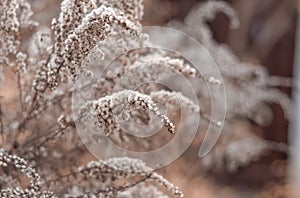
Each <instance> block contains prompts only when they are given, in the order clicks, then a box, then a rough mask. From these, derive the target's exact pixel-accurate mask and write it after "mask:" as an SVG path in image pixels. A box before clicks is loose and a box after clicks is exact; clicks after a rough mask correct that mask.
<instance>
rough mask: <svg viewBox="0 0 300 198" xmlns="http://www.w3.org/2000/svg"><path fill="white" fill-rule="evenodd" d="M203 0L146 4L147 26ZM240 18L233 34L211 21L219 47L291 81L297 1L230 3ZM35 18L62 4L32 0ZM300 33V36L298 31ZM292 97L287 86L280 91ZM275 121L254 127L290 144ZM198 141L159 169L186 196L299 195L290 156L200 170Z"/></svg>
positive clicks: (279, 116) (278, 115) (223, 20)
mask: <svg viewBox="0 0 300 198" xmlns="http://www.w3.org/2000/svg"><path fill="white" fill-rule="evenodd" d="M201 2H204V1H201V0H145V16H144V25H163V24H165V23H167V22H169V21H170V20H179V21H182V20H183V19H184V17H185V16H186V15H187V13H188V12H189V11H190V10H191V9H192V8H193V6H195V5H196V4H199V3H201ZM227 2H228V3H230V4H231V5H232V7H233V8H234V9H235V10H236V12H237V14H238V17H239V19H240V24H241V25H240V27H239V28H238V29H234V30H231V29H230V28H229V26H228V24H229V19H228V18H227V17H226V16H225V15H224V14H221V13H220V14H218V15H217V17H216V19H215V20H213V21H211V22H209V26H210V27H211V28H212V30H213V36H214V38H215V40H216V41H217V42H219V43H225V44H227V45H229V46H230V48H232V50H233V51H234V52H235V54H237V55H238V56H239V57H240V59H241V60H242V61H245V62H253V63H257V64H259V65H264V66H265V67H266V68H267V69H268V71H269V72H270V74H273V75H277V76H284V77H293V76H294V75H295V74H294V73H293V71H294V69H293V68H294V65H295V61H294V60H295V59H296V57H295V54H296V52H295V49H296V37H297V13H299V9H297V7H298V8H299V7H300V6H299V4H300V3H299V2H298V1H297V0H263V1H262V0H228V1H227ZM32 3H33V9H34V10H35V11H37V12H38V13H39V14H38V15H37V16H36V18H38V19H39V20H40V21H43V22H44V23H45V25H49V24H50V21H51V19H52V18H53V17H56V16H57V14H58V13H59V5H60V1H58V0H52V1H40V0H36V1H34V0H32ZM299 34H300V32H299ZM281 89H282V90H283V91H284V92H286V93H287V94H290V95H291V94H292V90H291V89H289V88H281ZM272 111H273V113H274V117H273V120H272V122H271V123H270V124H269V125H268V126H266V127H259V126H255V125H254V126H253V127H254V128H255V131H256V133H257V134H258V135H259V136H261V137H263V138H264V139H267V140H272V141H275V142H282V143H287V144H289V141H288V139H289V133H288V131H289V123H288V121H287V120H286V119H285V118H284V115H283V111H282V109H281V108H280V107H279V106H277V105H273V106H272ZM198 149H199V142H198V143H197V140H195V143H194V144H193V145H192V146H191V147H190V148H189V149H188V150H187V151H186V152H185V154H184V155H183V156H182V157H181V158H179V159H178V160H176V161H175V162H174V163H172V164H171V165H170V166H168V167H166V168H164V169H163V170H160V172H161V173H162V174H163V175H164V176H166V178H168V179H169V180H170V181H172V182H173V183H175V184H176V185H178V186H179V187H180V188H181V189H182V190H183V192H184V193H185V195H186V197H188V198H199V197H203V198H216V197H223V198H235V197H237V198H240V197H257V198H261V197H268V198H269V197H270V198H271V197H277V198H279V197H300V194H297V192H295V189H297V187H300V186H297V185H295V184H291V183H290V179H289V176H288V175H289V172H290V171H289V161H290V158H289V157H288V155H287V154H283V153H277V152H271V153H268V154H267V155H264V156H263V157H261V158H259V159H258V160H256V161H254V162H252V163H250V164H249V165H247V166H245V167H242V168H239V169H238V170H237V171H235V172H234V173H228V172H226V171H220V170H206V169H204V168H202V165H201V159H200V158H198V157H195V156H197V152H198Z"/></svg>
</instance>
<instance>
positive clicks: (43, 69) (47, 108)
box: [0, 0, 290, 198]
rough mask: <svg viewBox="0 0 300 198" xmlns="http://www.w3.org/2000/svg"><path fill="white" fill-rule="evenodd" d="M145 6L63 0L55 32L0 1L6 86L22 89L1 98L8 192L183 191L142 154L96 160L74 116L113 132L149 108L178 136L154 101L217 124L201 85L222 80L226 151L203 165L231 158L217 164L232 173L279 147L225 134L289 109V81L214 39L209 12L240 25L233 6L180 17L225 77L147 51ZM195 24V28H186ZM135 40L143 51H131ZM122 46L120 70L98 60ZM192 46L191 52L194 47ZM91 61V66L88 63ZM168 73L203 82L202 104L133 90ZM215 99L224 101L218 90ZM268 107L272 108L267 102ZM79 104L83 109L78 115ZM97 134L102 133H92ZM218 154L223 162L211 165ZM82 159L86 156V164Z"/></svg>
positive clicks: (0, 54) (0, 158)
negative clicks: (283, 88) (240, 121)
mask: <svg viewBox="0 0 300 198" xmlns="http://www.w3.org/2000/svg"><path fill="white" fill-rule="evenodd" d="M143 9H144V7H143V2H142V1H141V0H99V1H95V0H63V1H62V3H61V11H60V14H59V16H58V18H57V19H53V21H52V26H51V30H50V27H44V26H41V27H40V26H39V25H38V23H37V22H35V21H34V20H33V19H32V16H33V12H32V11H31V6H30V4H29V3H28V2H27V1H26V0H3V1H1V2H0V19H1V20H0V38H1V43H0V47H1V49H0V82H1V84H0V87H1V89H2V87H4V86H3V84H4V85H9V84H10V83H12V84H13V82H10V81H9V78H10V77H11V78H13V80H12V81H15V82H16V85H15V88H16V89H17V90H18V93H12V94H11V95H10V93H8V92H6V91H3V92H2V90H1V96H0V135H1V138H0V144H1V147H2V148H3V149H4V150H3V151H2V150H1V152H0V165H1V166H2V167H4V168H3V169H1V170H3V171H1V173H0V186H1V188H4V189H2V190H1V196H2V197H120V198H122V197H141V196H149V197H169V195H170V196H171V195H173V196H176V197H183V193H182V192H181V191H180V190H179V189H178V188H177V187H175V186H174V185H173V184H171V183H170V182H169V181H167V180H166V179H165V178H163V177H162V176H160V175H159V174H157V173H156V170H154V169H152V168H149V167H147V166H146V165H145V163H144V162H142V161H141V160H138V159H131V158H112V159H107V160H99V161H93V160H92V159H91V158H92V157H91V156H90V155H89V153H88V151H87V149H86V148H85V146H84V145H82V142H81V139H80V137H79V136H78V135H77V133H76V123H77V122H78V121H81V120H82V119H83V117H85V116H86V115H87V116H88V118H89V119H91V120H92V121H93V123H95V124H96V125H97V126H99V127H100V128H101V129H102V130H103V131H104V134H105V135H112V136H113V135H114V132H117V131H119V130H120V127H119V123H118V121H119V119H120V116H121V119H123V121H124V117H126V116H128V115H127V114H130V115H129V116H131V117H134V118H136V119H139V120H142V121H144V122H147V121H149V120H150V116H148V115H147V114H148V113H153V114H154V115H155V116H157V117H158V118H160V119H161V120H162V121H163V123H164V125H165V127H166V128H167V129H168V130H169V132H170V133H171V134H167V135H169V136H172V135H173V134H175V131H176V130H175V124H176V122H174V124H173V122H171V119H170V118H169V117H168V116H169V115H168V116H167V113H165V112H163V111H162V110H161V109H160V106H159V105H157V104H163V105H164V106H165V107H167V109H168V111H174V112H176V111H178V108H179V107H178V106H177V104H178V103H177V102H178V101H179V103H180V104H181V105H183V106H184V107H186V108H187V109H188V110H189V111H190V112H193V113H196V114H199V115H201V116H202V118H204V119H203V120H205V121H208V122H211V123H213V124H215V125H216V126H217V127H219V125H220V124H219V122H218V121H214V120H211V119H210V114H209V113H210V109H209V106H210V105H208V103H209V102H208V101H209V98H208V97H209V95H208V93H207V90H206V86H205V83H209V84H211V85H213V86H219V85H222V83H224V84H225V85H226V88H227V89H226V92H227V96H228V111H227V118H226V126H225V131H226V133H225V138H224V139H226V141H224V142H226V144H225V146H224V147H225V148H226V149H224V150H222V149H221V151H222V153H219V152H217V154H216V155H214V153H215V152H212V153H211V155H213V156H210V155H209V156H208V157H207V158H205V159H204V160H203V161H204V163H206V164H208V165H209V166H212V165H213V164H219V163H218V162H220V161H222V160H223V159H224V158H226V159H229V160H230V163H229V164H225V165H224V164H221V165H220V166H228V167H227V168H228V169H230V170H236V169H237V167H239V166H241V165H245V164H248V163H250V162H251V161H252V160H253V158H255V157H257V156H260V154H261V153H262V152H263V151H264V150H268V149H273V148H275V147H276V146H274V144H273V143H272V144H273V146H274V147H270V143H269V142H266V141H265V140H263V139H259V138H258V137H256V136H254V135H253V134H251V135H248V136H247V137H246V138H245V139H238V140H237V139H231V138H226V136H227V135H228V134H229V136H227V137H230V134H231V133H230V131H233V130H231V129H232V127H233V123H234V122H235V121H236V117H238V116H242V117H244V118H245V119H251V120H254V121H256V122H257V123H258V124H261V125H262V124H264V121H265V120H264V117H265V116H264V115H263V114H262V113H263V112H260V111H259V112H257V111H255V108H256V105H261V104H264V102H268V103H270V102H278V103H279V104H280V105H281V106H282V107H283V108H284V109H285V110H286V115H287V116H289V114H290V111H289V98H288V97H287V96H286V95H285V94H283V93H282V92H280V91H279V90H278V89H276V88H273V87H277V86H278V85H282V83H281V82H283V81H282V80H284V82H286V81H288V80H287V79H282V78H280V77H272V76H269V75H268V73H267V71H266V70H264V69H262V68H261V67H256V66H253V65H250V64H246V63H242V62H240V61H239V60H238V58H237V57H236V56H235V55H233V53H232V52H231V51H230V50H229V49H227V47H224V46H221V45H219V44H217V43H216V42H215V41H213V40H212V36H211V33H210V31H209V29H208V27H207V26H206V25H205V22H206V20H210V19H212V18H213V17H214V16H215V13H216V12H217V11H223V12H225V13H226V14H228V15H229V16H230V18H231V19H232V25H234V26H235V25H236V23H237V22H236V18H235V14H234V11H233V10H232V9H231V8H229V7H228V6H227V4H224V3H221V2H210V3H208V4H206V5H204V6H203V7H200V8H199V9H198V10H194V11H193V12H191V14H190V15H189V16H188V17H187V19H186V24H180V23H177V27H180V28H181V29H183V30H186V31H188V32H189V33H190V34H192V35H193V36H194V37H195V38H197V39H198V40H199V41H200V42H201V43H202V44H203V45H204V46H205V47H206V48H207V49H208V50H209V52H210V53H211V55H212V56H213V58H214V59H215V60H216V62H217V63H218V64H219V65H220V66H222V67H220V68H219V69H220V71H221V73H222V75H223V78H224V82H221V80H218V79H215V78H214V77H210V76H202V75H201V74H200V73H199V72H198V71H197V70H196V68H194V67H193V66H192V65H191V64H189V63H188V62H187V61H186V60H185V59H184V58H183V57H180V56H174V55H172V54H171V53H168V52H161V51H159V50H151V49H147V47H148V46H147V42H150V41H148V40H147V35H145V34H144V33H142V32H141V27H142V25H141V23H142V17H143ZM199 21H200V22H201V23H200V26H197V27H198V28H197V29H196V28H192V27H188V25H192V26H193V25H194V24H195V23H196V22H197V24H198V23H199ZM194 27H196V26H194ZM163 36H164V35H162V39H163ZM116 41H117V42H116ZM174 42H180V41H179V40H178V41H174ZM134 47H140V48H141V50H138V51H134V50H133V51H127V50H128V49H131V48H134ZM124 50H125V51H126V52H127V53H126V56H121V57H119V59H118V60H115V62H116V63H117V64H118V65H120V66H121V67H118V68H117V69H115V68H113V67H109V68H104V67H105V66H106V65H99V62H98V59H99V58H100V59H101V60H103V61H104V59H105V57H107V58H108V59H109V58H114V57H118V56H117V55H120V53H121V52H123V51H124ZM189 51H190V53H193V50H192V49H190V50H189ZM88 66H92V67H91V70H89V69H90V67H88ZM93 66H96V69H98V70H96V69H95V68H94V67H93ZM94 69H95V71H94ZM99 70H101V72H102V73H103V74H102V76H101V77H99V78H97V77H96V78H97V79H96V80H95V79H93V77H92V76H94V75H93V74H96V73H97V72H99ZM165 71H170V72H171V73H176V74H177V73H178V74H180V75H183V76H185V77H186V78H187V79H193V81H194V82H196V83H197V84H198V85H199V84H201V83H199V82H201V81H204V82H203V85H202V84H201V90H200V91H199V93H197V94H198V95H199V96H200V97H199V101H194V100H191V99H189V98H188V97H187V96H185V95H184V94H182V93H180V92H175V91H170V90H168V89H166V88H162V87H161V86H158V85H154V86H149V87H147V88H143V87H142V88H139V89H138V90H135V89H136V86H138V85H139V84H141V83H143V82H146V81H145V80H149V81H151V80H155V79H157V78H158V76H160V74H161V73H163V72H165ZM14 74H15V75H14ZM81 76H84V77H85V78H84V81H85V82H84V83H82V84H80V86H79V87H74V86H73V84H72V83H74V82H78V81H80V80H82V79H81V78H80V77H81ZM4 77H5V78H4ZM284 84H286V83H284ZM249 85H251V86H249ZM91 87H92V88H93V90H95V92H96V93H95V95H96V96H97V97H96V98H97V99H91V97H88V92H84V93H85V94H86V97H87V98H88V100H84V104H81V105H80V108H79V109H75V110H74V108H72V97H75V96H76V93H77V92H78V90H83V91H84V90H85V89H86V88H91ZM270 87H272V88H270ZM216 94H217V93H216ZM79 97H82V96H79ZM7 98H13V100H12V101H9V99H7ZM76 99H77V98H75V100H76ZM219 100H220V101H219V102H220V103H221V102H223V101H222V100H223V98H222V97H220V98H219ZM197 102H199V104H201V110H200V108H199V105H198V104H197ZM17 104H18V105H17ZM12 106H13V107H12ZM263 107H264V108H266V109H267V108H268V106H267V105H264V106H263ZM132 108H133V109H135V110H137V111H136V112H135V114H134V113H133V112H132V111H130V110H131V109H132ZM77 110H78V111H80V112H81V113H83V114H84V116H83V117H82V116H78V117H76V116H73V113H74V111H77ZM138 110H142V111H138ZM77 113H78V112H77ZM125 120H126V119H125ZM203 123H205V122H203ZM150 124H151V125H155V124H156V123H150ZM203 126H204V125H203ZM228 131H229V132H228ZM94 133H100V132H99V131H98V130H95V131H94ZM232 133H233V132H232ZM234 137H235V136H234ZM119 139H121V137H119ZM257 142H259V143H261V144H259V145H260V147H259V148H257V149H256V150H254V151H253V150H251V149H249V147H252V146H253V144H257ZM222 143H223V142H222ZM217 147H218V146H217ZM241 149H243V150H244V151H245V152H246V153H250V155H247V157H248V158H247V159H245V158H242V157H241V156H240V150H241ZM218 150H220V149H218ZM236 151H239V152H236ZM11 153H14V155H13V154H11ZM18 156H20V157H18ZM80 156H81V157H82V158H81V157H80ZM214 156H220V157H219V158H217V157H214ZM21 157H22V158H21ZM85 158H88V160H86V159H85ZM214 160H216V161H217V163H214V162H213V163H212V161H214ZM86 161H90V162H88V163H87V164H86ZM207 161H209V162H210V163H207ZM28 164H31V166H29V165H28ZM83 164H86V165H83ZM15 168H16V169H19V170H20V171H21V172H22V173H24V174H26V175H27V176H28V177H29V179H31V182H30V184H29V187H24V186H25V184H24V183H26V180H25V181H24V178H23V177H22V176H21V175H19V174H13V173H14V170H15ZM38 173H39V174H38ZM162 187H163V188H165V189H166V190H165V191H166V192H164V190H163V189H162ZM48 190H49V191H48ZM168 194H169V195H168Z"/></svg>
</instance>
